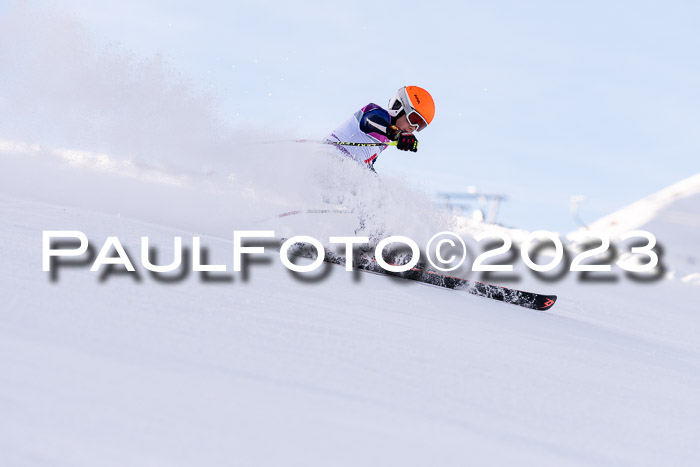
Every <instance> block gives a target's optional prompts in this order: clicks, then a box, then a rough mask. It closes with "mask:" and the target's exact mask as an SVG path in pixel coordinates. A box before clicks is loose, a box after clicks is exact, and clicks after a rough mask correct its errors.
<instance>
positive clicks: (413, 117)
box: [406, 109, 428, 131]
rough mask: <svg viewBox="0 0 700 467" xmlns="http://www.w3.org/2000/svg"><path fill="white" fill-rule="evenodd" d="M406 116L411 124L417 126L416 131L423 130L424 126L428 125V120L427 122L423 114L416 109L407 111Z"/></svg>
mask: <svg viewBox="0 0 700 467" xmlns="http://www.w3.org/2000/svg"><path fill="white" fill-rule="evenodd" d="M406 118H407V119H408V123H409V124H410V125H411V126H413V127H416V131H421V130H422V129H423V128H425V127H427V126H428V122H426V121H425V119H424V118H423V116H422V115H421V114H419V113H418V111H417V110H415V109H412V110H411V111H410V112H406Z"/></svg>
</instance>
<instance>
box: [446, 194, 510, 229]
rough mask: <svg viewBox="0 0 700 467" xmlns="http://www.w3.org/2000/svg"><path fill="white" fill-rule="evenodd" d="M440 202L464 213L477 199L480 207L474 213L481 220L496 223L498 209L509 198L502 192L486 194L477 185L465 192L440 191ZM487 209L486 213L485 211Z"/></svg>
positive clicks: (456, 211)
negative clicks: (472, 201) (501, 193)
mask: <svg viewBox="0 0 700 467" xmlns="http://www.w3.org/2000/svg"><path fill="white" fill-rule="evenodd" d="M437 196H438V198H440V204H441V205H442V206H443V207H445V208H446V209H448V210H450V211H451V212H454V213H457V214H462V213H464V212H465V211H469V210H470V209H471V208H472V205H471V203H469V201H471V200H477V201H478V203H479V207H478V208H477V209H475V210H474V214H475V215H476V216H477V218H479V217H480V219H479V220H482V221H483V222H485V223H487V224H495V223H496V218H497V217H498V210H499V208H500V207H501V202H502V201H506V200H507V199H508V198H507V197H506V196H505V195H500V194H485V193H482V192H481V191H480V190H479V189H478V188H477V187H475V186H469V187H467V191H466V192H464V193H459V192H454V193H438V195H437ZM484 209H486V213H484Z"/></svg>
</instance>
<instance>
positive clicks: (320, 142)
mask: <svg viewBox="0 0 700 467" xmlns="http://www.w3.org/2000/svg"><path fill="white" fill-rule="evenodd" d="M296 142H297V143H316V144H331V145H334V146H396V145H397V144H398V143H397V142H396V141H389V142H388V143H353V142H351V141H337V142H336V141H317V140H309V139H298V140H296Z"/></svg>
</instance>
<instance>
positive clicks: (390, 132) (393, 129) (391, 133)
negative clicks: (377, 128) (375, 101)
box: [386, 125, 401, 141]
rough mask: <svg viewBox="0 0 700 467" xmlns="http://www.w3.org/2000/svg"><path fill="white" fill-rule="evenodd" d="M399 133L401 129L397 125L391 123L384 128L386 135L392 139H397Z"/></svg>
mask: <svg viewBox="0 0 700 467" xmlns="http://www.w3.org/2000/svg"><path fill="white" fill-rule="evenodd" d="M400 135H401V130H399V127H397V126H396V125H391V126H390V127H388V128H387V129H386V137H387V138H389V139H390V140H392V141H396V140H398V139H399V136H400Z"/></svg>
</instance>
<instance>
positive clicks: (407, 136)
mask: <svg viewBox="0 0 700 467" xmlns="http://www.w3.org/2000/svg"><path fill="white" fill-rule="evenodd" d="M397 141H398V144H397V145H396V147H397V148H399V150H401V151H413V152H416V151H418V140H417V139H416V137H415V136H413V134H411V133H401V134H400V135H399V139H398V140H397Z"/></svg>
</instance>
